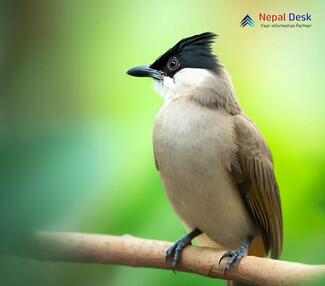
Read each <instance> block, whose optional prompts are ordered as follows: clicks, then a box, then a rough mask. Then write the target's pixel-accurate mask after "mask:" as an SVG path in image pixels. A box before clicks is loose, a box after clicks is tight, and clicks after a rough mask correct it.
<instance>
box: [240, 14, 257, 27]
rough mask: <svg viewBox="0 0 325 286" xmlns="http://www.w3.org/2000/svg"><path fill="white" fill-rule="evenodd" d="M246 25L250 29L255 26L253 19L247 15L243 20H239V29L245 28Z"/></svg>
mask: <svg viewBox="0 0 325 286" xmlns="http://www.w3.org/2000/svg"><path fill="white" fill-rule="evenodd" d="M246 25H248V26H250V27H254V26H255V22H254V20H253V18H252V17H251V16H249V15H246V16H245V17H244V19H243V20H241V22H240V26H241V27H245V26H246Z"/></svg>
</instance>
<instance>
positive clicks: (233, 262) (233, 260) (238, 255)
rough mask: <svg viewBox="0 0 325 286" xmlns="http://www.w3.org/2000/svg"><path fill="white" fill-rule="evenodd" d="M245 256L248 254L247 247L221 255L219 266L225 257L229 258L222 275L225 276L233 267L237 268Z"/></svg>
mask: <svg viewBox="0 0 325 286" xmlns="http://www.w3.org/2000/svg"><path fill="white" fill-rule="evenodd" d="M247 254H248V249H247V247H245V246H241V247H239V248H237V249H235V250H231V251H228V252H226V253H225V254H224V255H222V256H221V258H220V260H219V265H220V263H221V261H222V260H223V259H224V258H225V257H229V260H228V261H227V263H226V267H225V270H224V272H223V274H224V275H226V274H227V273H228V272H229V271H230V270H231V269H232V268H233V267H235V266H238V264H239V262H240V261H241V259H242V258H243V257H245V256H247Z"/></svg>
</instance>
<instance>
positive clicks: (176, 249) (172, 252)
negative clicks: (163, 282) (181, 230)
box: [165, 236, 191, 272]
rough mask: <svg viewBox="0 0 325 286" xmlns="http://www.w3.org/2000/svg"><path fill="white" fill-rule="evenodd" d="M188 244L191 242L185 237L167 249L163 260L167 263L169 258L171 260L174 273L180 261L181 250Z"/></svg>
mask: <svg viewBox="0 0 325 286" xmlns="http://www.w3.org/2000/svg"><path fill="white" fill-rule="evenodd" d="M190 244H191V240H190V239H189V238H188V237H187V236H184V237H182V238H181V239H179V240H177V241H176V242H175V243H174V244H173V245H172V246H171V247H169V248H168V249H167V251H166V255H165V259H166V262H167V260H168V259H169V258H172V268H173V271H174V272H175V269H176V266H177V264H178V262H179V261H180V259H181V255H182V251H183V249H184V248H185V247H186V246H188V245H190Z"/></svg>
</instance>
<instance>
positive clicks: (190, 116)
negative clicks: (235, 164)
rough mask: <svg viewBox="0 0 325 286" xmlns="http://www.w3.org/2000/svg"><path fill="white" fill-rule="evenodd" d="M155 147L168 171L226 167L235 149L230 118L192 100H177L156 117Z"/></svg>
mask: <svg viewBox="0 0 325 286" xmlns="http://www.w3.org/2000/svg"><path fill="white" fill-rule="evenodd" d="M154 147H155V153H156V156H157V160H158V163H159V161H161V162H160V163H161V164H163V165H165V164H168V166H166V167H169V168H177V167H181V168H183V169H184V168H186V167H185V166H187V167H188V168H193V167H197V168H205V167H206V166H210V167H212V166H213V165H216V164H219V163H221V164H225V162H227V161H228V157H229V156H230V155H231V154H230V153H231V152H232V151H233V150H234V149H235V144H234V140H233V134H232V121H231V118H230V116H229V115H228V114H226V113H225V112H223V111H221V110H217V109H212V108H207V107H203V106H201V105H199V104H198V103H196V102H193V101H192V100H191V99H176V100H174V101H172V102H170V103H166V104H165V105H164V106H163V108H162V110H161V112H160V113H159V115H158V116H157V119H156V122H155V128H154ZM219 161H220V162H219ZM211 164H212V165H211ZM205 165H206V166H205ZM162 167H163V166H162ZM224 167H226V166H224ZM197 171H200V170H197ZM202 171H203V170H202Z"/></svg>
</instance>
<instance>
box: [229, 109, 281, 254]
mask: <svg viewBox="0 0 325 286" xmlns="http://www.w3.org/2000/svg"><path fill="white" fill-rule="evenodd" d="M234 120H235V136H236V141H237V145H238V151H237V154H236V155H237V157H236V158H235V159H234V162H233V164H232V166H231V170H232V174H233V178H234V179H235V181H236V183H237V184H238V186H239V190H240V192H241V195H242V197H243V199H244V201H245V204H246V206H247V208H248V210H249V212H250V215H251V216H252V218H253V220H254V222H255V223H256V225H257V226H258V227H259V228H260V231H261V234H262V237H263V241H264V245H265V248H266V250H267V252H268V251H269V250H271V256H272V258H278V257H279V255H280V254H281V250H282V240H283V224H282V212H281V202H280V195H279V188H278V184H277V182H276V178H275V175H274V170H273V162H272V156H271V153H270V151H269V149H268V147H267V145H266V143H265V141H264V139H263V137H262V136H261V134H260V133H259V131H258V130H257V128H256V127H255V126H254V124H253V123H252V122H251V121H250V120H249V118H248V117H246V116H245V115H243V114H241V115H235V116H234Z"/></svg>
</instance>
